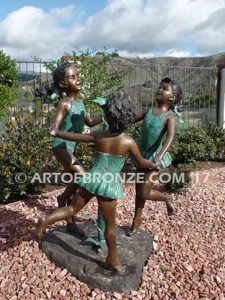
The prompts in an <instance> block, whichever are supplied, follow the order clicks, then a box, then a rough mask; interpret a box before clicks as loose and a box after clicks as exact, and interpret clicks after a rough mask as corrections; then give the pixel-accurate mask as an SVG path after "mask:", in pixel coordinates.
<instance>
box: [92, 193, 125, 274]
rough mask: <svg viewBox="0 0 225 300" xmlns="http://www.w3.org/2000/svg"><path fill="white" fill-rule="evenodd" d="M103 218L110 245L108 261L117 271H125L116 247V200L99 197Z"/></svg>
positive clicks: (106, 236) (107, 241) (107, 240)
mask: <svg viewBox="0 0 225 300" xmlns="http://www.w3.org/2000/svg"><path fill="white" fill-rule="evenodd" d="M98 205H99V207H100V210H101V213H102V216H103V219H104V221H105V240H106V243H107V246H108V256H107V258H106V262H107V263H108V264H109V266H111V267H112V268H113V269H114V270H116V271H119V272H121V271H123V267H122V265H121V263H120V260H119V257H118V255H117V249H116V233H115V229H116V200H112V199H108V198H102V197H98Z"/></svg>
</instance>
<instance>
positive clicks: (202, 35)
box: [0, 0, 225, 59]
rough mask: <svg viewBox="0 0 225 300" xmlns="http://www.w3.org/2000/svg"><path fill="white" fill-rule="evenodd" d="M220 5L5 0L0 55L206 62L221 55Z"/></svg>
mask: <svg viewBox="0 0 225 300" xmlns="http://www.w3.org/2000/svg"><path fill="white" fill-rule="evenodd" d="M224 36H225V0H217V1H214V0H207V1H205V0H173V1H168V0H107V1H106V0H96V1H94V0H74V1H71V0H36V1H34V0H33V1H29V0H9V1H4V5H2V6H1V9H0V49H2V50H3V51H4V52H6V53H7V54H8V55H10V56H11V57H13V58H17V59H30V58H31V57H33V56H36V57H39V58H41V59H55V58H59V57H61V56H62V55H63V54H64V53H65V52H70V51H72V50H73V49H74V48H75V47H76V48H82V49H83V48H91V49H98V50H101V49H103V48H104V47H106V48H109V49H117V50H118V52H119V54H120V55H121V56H126V57H137V56H139V57H158V56H177V57H189V56H206V55H211V54H215V53H219V52H223V51H225V42H224Z"/></svg>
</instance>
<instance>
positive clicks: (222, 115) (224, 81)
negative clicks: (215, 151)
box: [216, 64, 225, 128]
mask: <svg viewBox="0 0 225 300" xmlns="http://www.w3.org/2000/svg"><path fill="white" fill-rule="evenodd" d="M217 67H218V73H217V107H216V117H217V125H218V126H220V127H222V128H225V64H223V65H218V66H217Z"/></svg>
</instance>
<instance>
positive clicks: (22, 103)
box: [12, 61, 217, 126]
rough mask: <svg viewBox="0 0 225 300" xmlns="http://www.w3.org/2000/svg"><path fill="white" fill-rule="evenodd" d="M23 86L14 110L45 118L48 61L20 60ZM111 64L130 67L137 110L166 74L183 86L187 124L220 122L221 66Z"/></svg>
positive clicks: (128, 81) (129, 88)
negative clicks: (40, 94)
mask: <svg viewBox="0 0 225 300" xmlns="http://www.w3.org/2000/svg"><path fill="white" fill-rule="evenodd" d="M17 67H18V71H19V74H20V89H19V94H18V100H17V101H16V103H15V105H14V107H12V112H13V113H14V114H17V115H20V116H21V117H22V118H23V117H27V116H32V117H33V119H34V120H35V122H39V123H43V122H45V118H46V117H45V112H48V111H49V109H50V108H49V106H48V105H45V104H44V103H43V102H42V100H41V99H37V98H36V97H35V96H34V93H33V92H34V91H35V89H36V88H37V87H38V86H39V85H40V83H41V82H44V81H47V82H51V81H52V76H51V72H50V71H49V70H47V68H46V67H45V65H44V62H39V61H38V62H36V61H32V62H28V61H18V62H17ZM110 68H111V69H112V70H113V71H115V70H121V69H123V70H126V74H127V75H126V77H125V80H124V91H125V92H127V93H128V94H129V95H130V96H131V98H132V99H134V101H135V103H136V107H137V110H141V109H143V108H144V107H151V106H153V105H154V95H155V92H156V90H157V88H158V85H159V83H160V81H161V79H162V78H164V77H170V78H172V79H175V80H177V81H178V82H179V83H180V85H181V87H182V90H183V95H184V97H183V98H184V100H185V106H184V113H183V114H184V119H185V120H186V122H185V125H184V126H190V125H192V124H208V123H216V113H217V112H216V81H217V69H216V68H211V67H208V68H206V67H183V66H165V65H143V64H127V65H125V64H120V63H118V62H117V63H112V65H111V66H110Z"/></svg>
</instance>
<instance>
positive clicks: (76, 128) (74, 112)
mask: <svg viewBox="0 0 225 300" xmlns="http://www.w3.org/2000/svg"><path fill="white" fill-rule="evenodd" d="M84 117H85V106H84V103H83V101H81V100H76V101H74V102H73V103H72V105H71V108H70V111H69V112H68V114H67V116H66V117H65V119H64V120H63V123H62V124H61V126H60V130H61V131H64V132H74V133H82V131H83V128H84V123H85V118H84ZM76 146H77V142H73V141H65V140H63V139H61V138H58V137H53V139H52V148H56V147H58V148H63V149H67V150H68V151H70V152H72V153H73V152H75V151H76Z"/></svg>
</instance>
